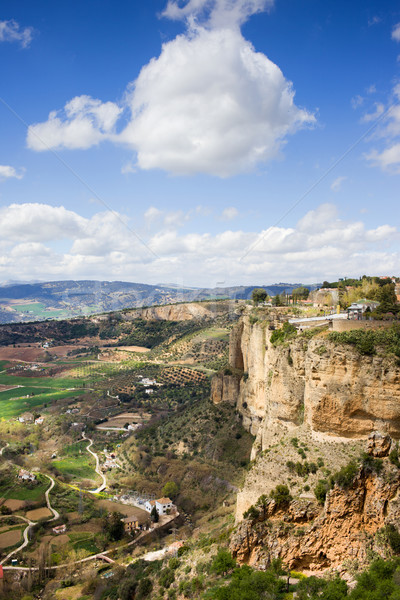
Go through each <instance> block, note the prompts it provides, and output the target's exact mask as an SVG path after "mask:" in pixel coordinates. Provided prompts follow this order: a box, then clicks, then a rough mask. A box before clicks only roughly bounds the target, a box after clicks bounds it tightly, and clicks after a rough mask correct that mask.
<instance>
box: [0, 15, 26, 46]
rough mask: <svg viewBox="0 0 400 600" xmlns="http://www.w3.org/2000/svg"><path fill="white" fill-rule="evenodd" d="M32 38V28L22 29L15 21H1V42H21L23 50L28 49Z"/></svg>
mask: <svg viewBox="0 0 400 600" xmlns="http://www.w3.org/2000/svg"><path fill="white" fill-rule="evenodd" d="M32 36H33V28H32V27H24V28H22V27H21V26H20V25H19V23H17V22H16V21H14V19H10V20H9V21H0V42H19V43H20V44H21V46H22V48H27V47H28V46H29V44H30V43H31V41H32Z"/></svg>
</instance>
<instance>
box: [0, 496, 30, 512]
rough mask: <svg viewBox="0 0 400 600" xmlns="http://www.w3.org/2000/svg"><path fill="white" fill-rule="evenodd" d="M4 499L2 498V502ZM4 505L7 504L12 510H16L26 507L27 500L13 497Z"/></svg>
mask: <svg viewBox="0 0 400 600" xmlns="http://www.w3.org/2000/svg"><path fill="white" fill-rule="evenodd" d="M2 500H3V498H0V504H2ZM4 506H7V508H9V509H10V510H12V512H15V511H16V510H21V509H22V508H25V500H13V499H12V498H9V499H8V500H6V501H5V502H4Z"/></svg>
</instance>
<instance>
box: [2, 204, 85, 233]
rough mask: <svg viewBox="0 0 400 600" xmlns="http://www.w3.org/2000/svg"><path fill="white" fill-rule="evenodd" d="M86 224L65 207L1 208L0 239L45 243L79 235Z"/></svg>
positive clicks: (14, 206) (18, 205)
mask: <svg viewBox="0 0 400 600" xmlns="http://www.w3.org/2000/svg"><path fill="white" fill-rule="evenodd" d="M85 225H86V220H85V219H83V218H82V217H80V216H78V215H77V214H76V213H75V212H73V211H70V210H66V209H65V208H64V207H63V206H57V207H55V206H49V205H48V204H36V203H25V204H11V205H10V206H6V207H3V208H0V238H2V239H8V240H19V241H21V240H23V241H24V242H44V241H50V240H58V239H64V238H75V237H76V236H78V235H80V233H81V232H82V230H83V229H84V227H85Z"/></svg>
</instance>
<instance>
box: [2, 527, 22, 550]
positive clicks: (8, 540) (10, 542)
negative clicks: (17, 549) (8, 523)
mask: <svg viewBox="0 0 400 600" xmlns="http://www.w3.org/2000/svg"><path fill="white" fill-rule="evenodd" d="M20 539H21V530H20V529H13V530H12V531H7V533H0V548H8V547H9V546H14V545H15V544H17V543H18V542H19V541H20Z"/></svg>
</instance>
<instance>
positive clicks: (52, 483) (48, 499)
mask: <svg viewBox="0 0 400 600" xmlns="http://www.w3.org/2000/svg"><path fill="white" fill-rule="evenodd" d="M44 475H45V476H46V477H47V478H48V479H50V481H51V484H50V487H49V488H47V490H46V492H45V494H44V495H45V498H46V505H47V508H48V509H49V510H50V511H51V512H52V513H53V515H54V516H53V518H52V519H50V521H55V520H56V519H59V518H60V513H59V512H58V511H56V509H55V508H53V507H52V506H51V504H50V498H49V494H50V492H51V490H52V489H53V487H54V486H55V484H56V482H55V481H54V479H53V478H52V477H50V475H46V474H45V473H44Z"/></svg>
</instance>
